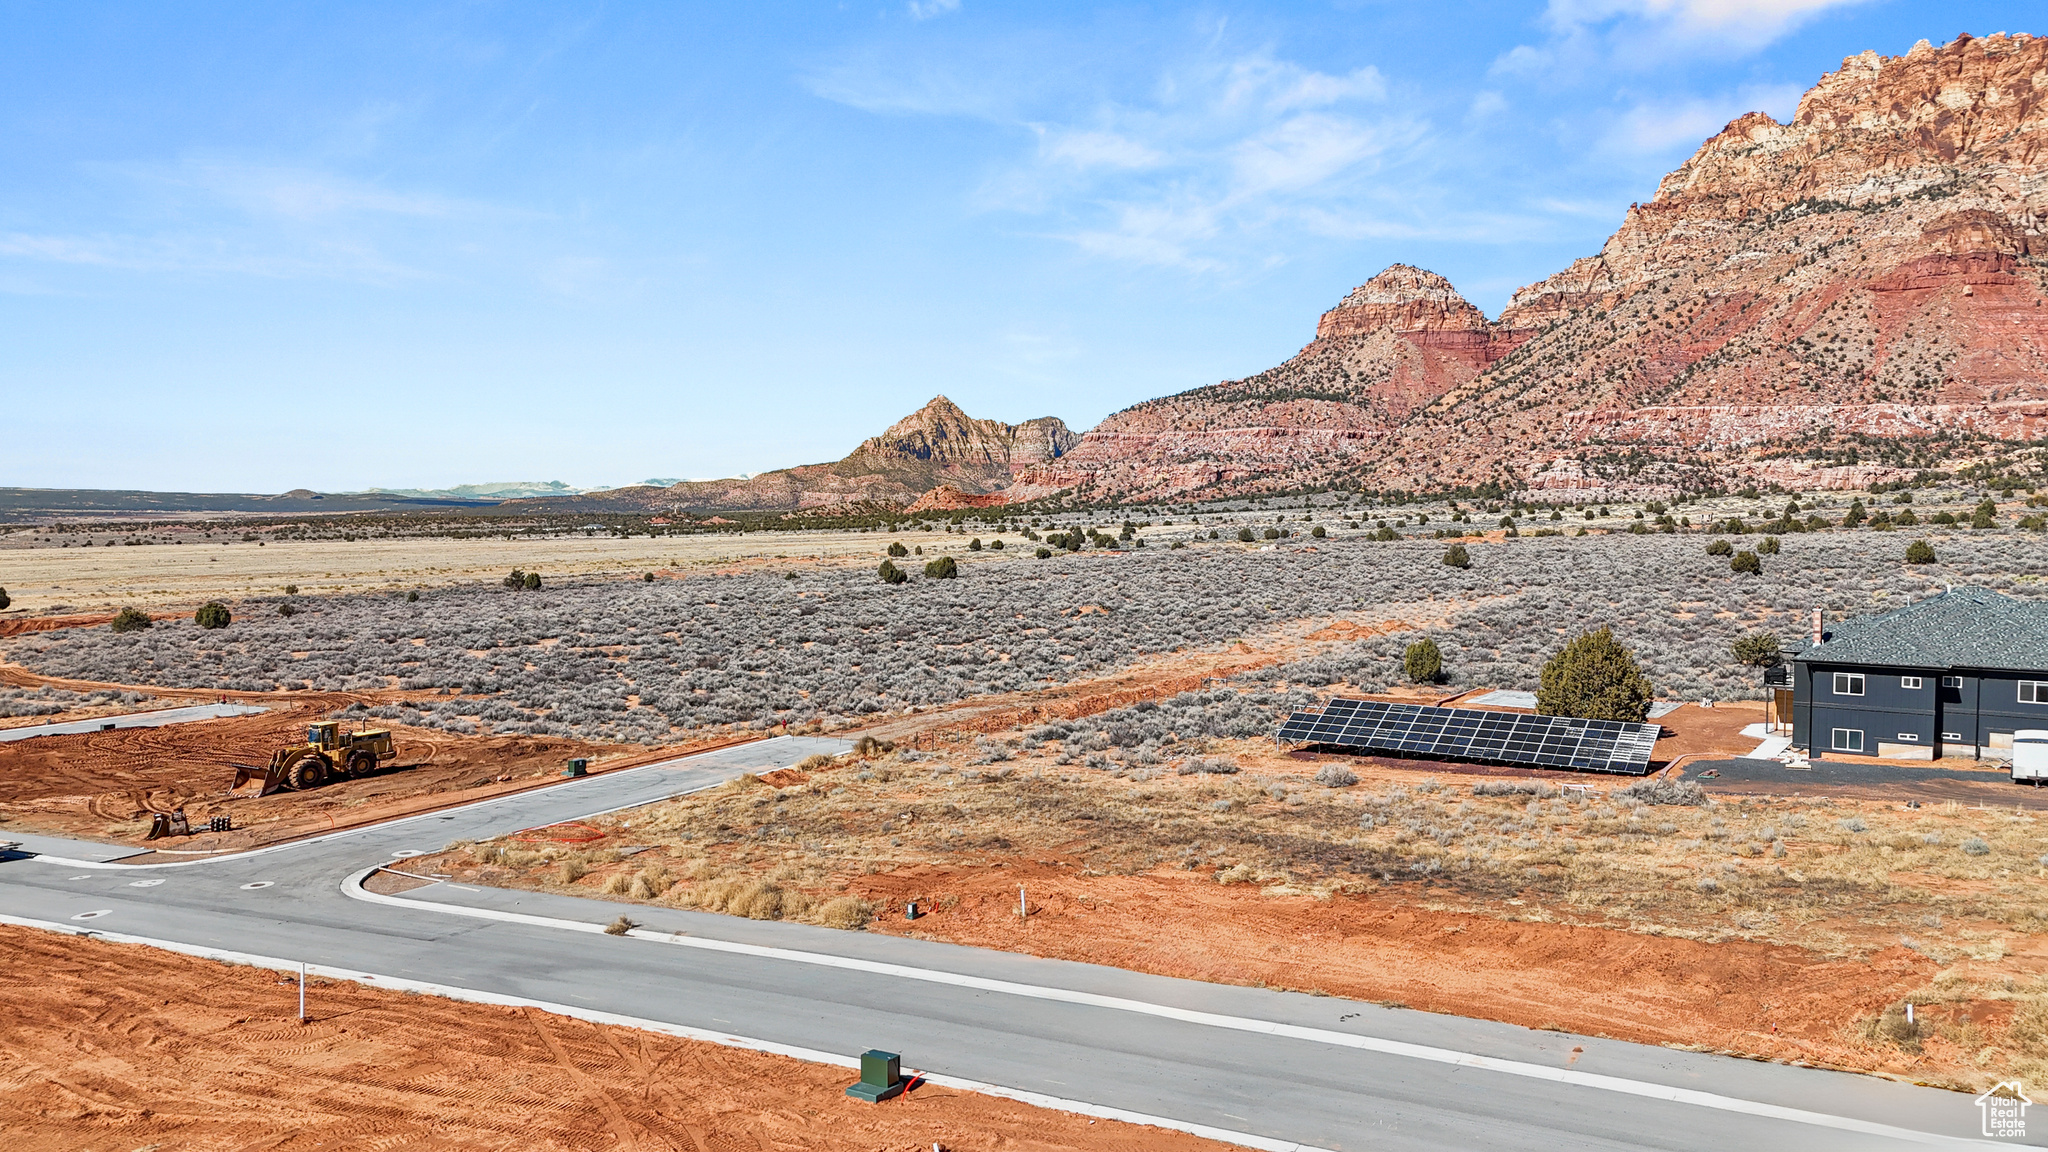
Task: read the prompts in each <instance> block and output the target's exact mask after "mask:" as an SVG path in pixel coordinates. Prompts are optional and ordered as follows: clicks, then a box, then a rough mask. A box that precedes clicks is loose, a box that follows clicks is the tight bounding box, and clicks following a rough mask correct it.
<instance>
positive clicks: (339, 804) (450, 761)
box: [0, 670, 735, 852]
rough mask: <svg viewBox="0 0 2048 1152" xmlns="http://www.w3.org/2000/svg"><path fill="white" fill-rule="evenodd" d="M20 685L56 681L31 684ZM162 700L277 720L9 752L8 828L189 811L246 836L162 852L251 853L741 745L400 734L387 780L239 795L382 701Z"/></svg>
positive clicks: (91, 736)
mask: <svg viewBox="0 0 2048 1152" xmlns="http://www.w3.org/2000/svg"><path fill="white" fill-rule="evenodd" d="M5 671H8V670H0V674H4V672H5ZM12 679H16V680H20V679H34V680H36V682H43V681H41V680H40V679H39V678H29V677H21V676H20V674H19V673H16V675H15V677H12ZM57 683H58V686H60V687H62V686H68V685H67V684H66V683H65V682H57ZM90 687H95V688H97V687H104V685H97V684H94V685H90ZM158 695H159V696H160V697H167V698H171V697H183V699H175V698H174V699H170V700H169V701H168V703H169V704H172V705H175V704H179V703H183V702H185V700H189V699H205V700H212V699H217V698H219V697H221V696H227V697H228V698H230V699H234V700H238V701H242V702H247V703H260V704H262V705H264V706H266V707H268V708H269V709H270V711H268V712H264V713H261V714H259V715H253V716H236V717H229V718H223V719H219V720H200V721H194V722H192V723H188V724H177V725H171V726H167V727H163V728H117V729H114V730H112V731H105V732H84V733H77V734H70V735H55V736H37V737H35V738H33V739H28V740H18V741H12V742H9V743H6V744H0V830H12V831H19V832H43V833H48V834H51V835H68V836H81V837H86V838H89V839H95V840H105V841H110V842H113V843H135V844H139V843H140V842H141V837H142V835H143V833H144V832H146V831H147V830H148V820H149V814H151V813H154V812H169V811H172V810H174V809H177V808H179V807H183V808H184V810H185V814H186V816H187V817H188V818H190V819H191V820H193V821H195V822H196V821H202V820H204V819H206V818H207V817H209V816H214V815H226V816H228V817H229V818H230V819H232V820H233V821H234V823H235V831H232V832H227V833H216V834H203V835H199V836H192V837H183V838H179V839H177V840H173V841H157V842H154V846H156V847H159V848H167V849H172V850H176V851H180V852H200V851H208V850H221V849H232V848H249V847H254V846H256V845H259V844H269V843H275V842H277V841H279V840H286V839H291V838H293V837H296V836H302V835H307V834H310V833H315V832H324V831H327V830H329V829H333V828H345V827H350V826H353V825H359V824H366V823H372V822H374V821H377V820H388V819H391V818H393V817H396V816H402V815H407V814H410V813H414V812H421V811H425V810H427V809H430V808H436V807H440V806H442V805H445V804H450V803H456V802H461V801H468V800H475V799H482V798H484V797H488V796H496V795H501V794H503V793H506V792H513V791H519V790H522V789H526V788H532V787H544V786H546V785H547V784H548V783H549V782H552V781H555V780H559V779H560V776H559V773H560V771H561V768H562V762H563V761H564V760H566V759H568V758H570V757H572V756H580V757H585V758H588V759H589V760H590V761H591V764H592V771H594V772H607V771H613V770H616V769H619V768H628V767H633V766H635V765H639V764H648V763H653V762H655V761H657V760H663V759H668V758H670V757H673V756H676V755H680V754H687V753H688V752H692V751H700V750H702V749H705V748H710V747H717V746H720V745H722V744H728V743H734V742H735V741H734V740H732V739H730V738H721V739H715V740H706V741H700V742H698V743H696V744H689V745H677V746H671V747H664V748H659V749H650V748H644V747H640V746H637V745H604V744H588V743H584V742H581V741H575V740H566V739H560V738H556V737H540V736H468V737H464V736H453V735H449V734H448V733H444V732H437V731H432V730H427V729H418V728H407V727H404V726H392V731H393V737H394V739H395V741H396V744H397V749H398V759H397V760H396V761H395V762H394V763H393V764H392V765H389V766H387V767H386V768H384V769H383V770H382V771H380V772H379V773H378V774H377V775H375V776H372V777H369V778H367V779H362V780H348V781H339V782H336V783H332V784H328V785H325V786H323V787H320V788H317V789H314V790H312V791H309V792H290V791H285V792H277V793H273V794H271V795H269V796H265V797H262V798H260V799H252V798H229V797H227V796H226V795H225V793H226V791H227V788H228V785H229V784H230V783H232V782H233V780H234V775H235V773H234V767H233V765H234V764H235V763H238V762H239V763H243V764H264V763H267V762H268V761H269V759H270V754H271V752H272V751H274V750H275V749H276V748H278V747H279V746H281V745H283V744H286V743H290V742H294V741H299V740H303V739H305V726H306V724H307V723H308V722H309V721H312V720H317V719H319V718H321V717H323V716H325V715H327V714H328V713H330V712H332V711H333V710H335V709H337V708H342V707H346V706H347V705H349V704H352V703H355V702H357V701H358V700H364V701H367V702H375V698H374V697H366V696H362V695H360V694H351V693H340V692H285V693H232V692H231V693H219V692H204V693H179V692H171V691H162V692H159V693H158Z"/></svg>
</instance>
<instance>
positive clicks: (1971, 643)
mask: <svg viewBox="0 0 2048 1152" xmlns="http://www.w3.org/2000/svg"><path fill="white" fill-rule="evenodd" d="M1824 636H1825V639H1823V640H1822V642H1821V643H1819V644H1809V645H1807V647H1806V650H1805V651H1803V652H1800V653H1799V654H1798V655H1795V656H1793V657H1792V659H1793V660H1795V661H1801V662H1805V663H1812V664H1884V665H1896V666H1901V667H1906V668H1998V669H2004V670H2008V671H2014V672H2040V671H2044V670H2048V602H2043V601H2037V600H2020V599H2017V598H2015V597H2012V596H2006V595H2002V594H2000V593H1997V592H1993V591H1992V590H1991V589H1989V588H1952V589H1950V590H1949V591H1947V592H1943V593H1942V594H1940V595H1939V596H1930V597H1928V598H1927V599H1925V600H1917V601H1914V602H1913V603H1911V604H1908V605H1906V606H1904V607H1902V608H1894V609H1892V610H1891V611H1889V612H1880V613H1878V614H1877V615H1875V616H1859V617H1857V618H1855V619H1854V620H1844V621H1842V622H1841V623H1839V624H1836V625H1834V626H1832V627H1831V628H1829V629H1828V630H1827V631H1826V632H1825V633H1824Z"/></svg>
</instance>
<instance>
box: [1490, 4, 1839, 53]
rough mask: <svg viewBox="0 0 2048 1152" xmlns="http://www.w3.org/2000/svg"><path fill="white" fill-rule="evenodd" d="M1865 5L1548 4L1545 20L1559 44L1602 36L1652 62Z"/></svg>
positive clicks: (1774, 34) (1754, 43)
mask: <svg viewBox="0 0 2048 1152" xmlns="http://www.w3.org/2000/svg"><path fill="white" fill-rule="evenodd" d="M1864 2H1865V0H1549V4H1548V6H1547V7H1546V8H1545V9H1544V13H1543V22H1544V24H1545V25H1546V26H1547V27H1549V29H1550V30H1551V33H1552V36H1553V38H1554V39H1555V40H1556V41H1562V42H1566V43H1571V42H1574V41H1580V40H1582V39H1583V38H1585V37H1587V36H1588V35H1591V34H1594V33H1600V32H1604V33H1606V34H1607V35H1608V36H1609V37H1610V38H1611V39H1612V41H1613V42H1614V47H1615V48H1616V49H1618V53H1617V54H1618V55H1620V56H1624V57H1627V56H1633V57H1636V58H1638V59H1640V60H1644V61H1648V60H1653V59H1657V58H1662V57H1664V56H1668V55H1670V54H1673V53H1683V52H1688V51H1698V50H1701V49H1707V50H1713V51H1719V52H1728V53H1735V54H1743V53H1748V52H1754V51H1756V50H1758V49H1761V48H1764V47H1766V46H1768V45H1770V44H1771V43H1773V42H1775V41H1776V40H1778V39H1779V38H1781V37H1783V36H1785V35H1786V34H1788V33H1790V32H1793V31H1795V30H1797V29H1798V28H1799V27H1800V26H1801V25H1803V24H1805V23H1807V22H1808V21H1810V20H1812V19H1814V18H1815V17H1817V16H1820V15H1822V14H1824V13H1826V12H1828V11H1830V10H1832V9H1837V8H1846V7H1850V6H1853V5H1856V4H1861V3H1864ZM1553 47H1554V45H1553ZM1517 53H1525V54H1524V55H1521V56H1517ZM1543 55H1544V51H1543V50H1542V49H1525V48H1517V49H1514V50H1513V51H1511V52H1509V53H1508V54H1506V55H1504V56H1503V57H1502V58H1501V59H1500V60H1499V61H1496V67H1505V68H1507V69H1509V70H1517V69H1521V70H1526V69H1527V68H1528V67H1529V66H1531V65H1535V64H1538V63H1539V62H1540V58H1541V57H1542V56H1543Z"/></svg>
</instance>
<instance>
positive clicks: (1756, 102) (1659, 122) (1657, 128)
mask: <svg viewBox="0 0 2048 1152" xmlns="http://www.w3.org/2000/svg"><path fill="white" fill-rule="evenodd" d="M1800 93H1801V89H1800V88H1799V87H1798V86H1796V85H1791V84H1783V85H1776V86H1773V87H1768V88H1748V89H1744V90H1742V91H1741V92H1737V93H1731V94H1728V95H1725V96H1718V97H1713V98H1694V99H1689V100H1679V101H1665V102H1656V103H1644V104H1638V105H1636V106H1635V107H1634V108H1631V109H1629V110H1628V112H1627V113H1625V114H1624V115H1623V116H1622V117H1621V119H1620V120H1619V121H1617V122H1616V124H1615V126H1614V128H1613V130H1612V131H1610V132H1609V133H1608V136H1607V141H1606V143H1607V146H1608V147H1609V148H1610V149H1613V150H1616V151H1622V152H1634V153H1659V152H1666V151H1669V150H1671V149H1674V148H1683V149H1685V150H1687V151H1691V150H1693V149H1696V148H1698V147H1699V146H1700V145H1701V144H1704V143H1706V141H1707V140H1708V139H1710V138H1712V137H1713V136H1714V135H1715V134H1716V133H1718V132H1720V131H1721V129H1723V128H1725V127H1727V126H1728V124H1729V122H1730V121H1732V120H1734V119H1735V118H1736V117H1738V116H1741V115H1743V114H1745V113H1749V112H1768V113H1770V114H1771V115H1773V116H1775V117H1779V118H1783V117H1784V116H1786V115H1787V114H1788V113H1789V112H1790V111H1791V110H1792V109H1793V108H1794V107H1796V106H1797V105H1798V103H1799V96H1800Z"/></svg>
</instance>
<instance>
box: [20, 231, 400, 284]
mask: <svg viewBox="0 0 2048 1152" xmlns="http://www.w3.org/2000/svg"><path fill="white" fill-rule="evenodd" d="M0 257H13V258H15V259H19V260H25V261H29V262H33V263H39V264H56V265H71V266H74V267H91V268H102V269H112V270H119V271H126V272H173V273H194V272H196V273H213V274H229V275H237V276H255V277H261V278H266V279H279V280H299V279H338V280H357V281H365V282H372V283H395V282H399V281H416V280H424V279H433V278H435V277H434V276H433V274H432V273H429V272H426V271H423V270H421V269H418V268H413V267H409V266H406V265H404V264H401V263H398V262H396V261H393V260H390V259H388V258H386V257H385V256H384V255H382V254H381V253H379V252H378V251H376V250H375V249H374V248H372V247H370V246H368V245H366V244H361V243H356V242H352V241H348V240H340V239H325V240H314V241H308V242H300V243H295V244H280V243H263V242H260V241H253V240H243V239H228V238H224V237H220V236H207V235H199V234H190V233H171V234H164V235H114V234H100V235H90V236H79V235H61V234H37V233H27V232H10V233H5V234H0Z"/></svg>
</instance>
